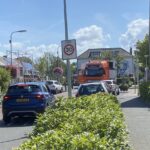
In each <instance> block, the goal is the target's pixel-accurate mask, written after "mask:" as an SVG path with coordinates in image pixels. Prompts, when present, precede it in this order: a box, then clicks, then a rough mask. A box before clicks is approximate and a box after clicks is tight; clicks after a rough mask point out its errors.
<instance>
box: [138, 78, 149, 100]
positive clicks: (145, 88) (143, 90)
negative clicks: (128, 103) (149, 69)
mask: <svg viewBox="0 0 150 150" xmlns="http://www.w3.org/2000/svg"><path fill="white" fill-rule="evenodd" d="M139 91H140V96H141V97H142V98H143V99H144V100H145V101H147V102H150V81H148V82H142V83H141V84H140V85H139Z"/></svg>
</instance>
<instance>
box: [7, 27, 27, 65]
mask: <svg viewBox="0 0 150 150" xmlns="http://www.w3.org/2000/svg"><path fill="white" fill-rule="evenodd" d="M18 32H27V30H18V31H13V32H11V34H10V40H9V43H10V54H11V57H10V59H11V66H12V53H13V52H12V36H13V34H14V33H18Z"/></svg>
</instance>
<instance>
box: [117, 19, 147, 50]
mask: <svg viewBox="0 0 150 150" xmlns="http://www.w3.org/2000/svg"><path fill="white" fill-rule="evenodd" d="M146 33H148V20H146V19H145V20H144V19H137V20H133V21H132V22H130V23H129V24H128V28H127V31H126V32H125V33H123V34H122V35H121V37H120V39H119V41H120V44H121V46H122V47H124V48H125V49H129V47H134V45H135V44H136V42H137V41H138V40H141V39H143V38H144V36H145V35H146Z"/></svg>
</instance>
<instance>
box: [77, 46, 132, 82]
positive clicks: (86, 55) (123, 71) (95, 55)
mask: <svg viewBox="0 0 150 150" xmlns="http://www.w3.org/2000/svg"><path fill="white" fill-rule="evenodd" d="M105 53H108V54H109V55H111V57H110V58H111V59H110V58H109V66H110V70H109V74H110V78H111V79H116V77H117V73H118V75H119V76H134V61H133V55H132V54H131V53H129V52H127V51H126V50H125V49H123V48H96V49H88V50H86V51H85V52H83V53H82V54H80V55H79V56H78V57H77V70H78V71H80V69H82V66H83V64H85V63H87V62H89V61H90V60H91V59H102V56H103V55H104V54H105ZM117 55H119V56H121V57H123V60H122V62H121V64H120V69H119V70H117V68H116V61H115V59H114V57H115V56H117ZM105 59H106V58H105Z"/></svg>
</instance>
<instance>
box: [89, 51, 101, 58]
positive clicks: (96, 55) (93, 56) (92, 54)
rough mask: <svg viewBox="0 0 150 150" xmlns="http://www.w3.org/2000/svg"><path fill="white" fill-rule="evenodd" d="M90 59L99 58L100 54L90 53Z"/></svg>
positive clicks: (96, 52)
mask: <svg viewBox="0 0 150 150" xmlns="http://www.w3.org/2000/svg"><path fill="white" fill-rule="evenodd" d="M89 57H90V58H100V52H98V51H94V52H90V56H89Z"/></svg>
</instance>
